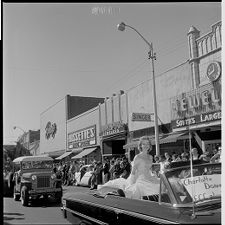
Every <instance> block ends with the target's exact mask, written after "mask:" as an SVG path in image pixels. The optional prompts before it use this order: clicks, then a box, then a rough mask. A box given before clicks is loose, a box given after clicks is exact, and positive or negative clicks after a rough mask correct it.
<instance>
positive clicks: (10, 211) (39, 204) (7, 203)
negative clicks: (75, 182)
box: [3, 186, 90, 225]
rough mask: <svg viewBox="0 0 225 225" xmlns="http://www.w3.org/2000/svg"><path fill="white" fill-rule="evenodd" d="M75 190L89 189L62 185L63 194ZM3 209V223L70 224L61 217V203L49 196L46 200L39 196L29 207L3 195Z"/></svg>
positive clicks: (87, 189) (87, 190) (6, 224)
mask: <svg viewBox="0 0 225 225" xmlns="http://www.w3.org/2000/svg"><path fill="white" fill-rule="evenodd" d="M77 191H82V192H89V191H90V189H89V188H88V187H76V186H63V194H65V193H67V192H77ZM3 209H4V211H3V212H4V213H3V220H4V225H14V224H15V225H16V224H36V225H39V224H42V225H45V224H46V225H47V224H57V225H59V224H61V225H71V223H70V222H68V221H67V220H66V219H64V218H63V214H62V211H61V204H57V203H55V202H54V199H53V198H49V199H48V201H46V200H44V199H42V198H41V199H39V200H36V201H34V202H32V205H29V207H24V206H22V204H21V201H14V199H13V198H12V197H4V200H3ZM79 222H80V220H79V219H78V218H77V223H75V224H79Z"/></svg>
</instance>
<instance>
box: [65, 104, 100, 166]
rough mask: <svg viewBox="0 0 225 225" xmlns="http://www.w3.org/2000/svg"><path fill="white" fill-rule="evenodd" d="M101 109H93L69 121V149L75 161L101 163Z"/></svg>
mask: <svg viewBox="0 0 225 225" xmlns="http://www.w3.org/2000/svg"><path fill="white" fill-rule="evenodd" d="M98 134H99V108H98V106H97V107H95V108H92V109H90V110H88V111H86V112H84V113H82V114H80V115H78V116H76V117H74V118H72V119H70V120H68V121H67V149H68V151H69V152H71V153H74V154H76V155H75V156H73V157H72V159H73V160H77V161H79V162H81V161H82V162H83V163H84V164H90V163H92V162H93V161H101V160H102V158H101V149H100V138H99V135H98Z"/></svg>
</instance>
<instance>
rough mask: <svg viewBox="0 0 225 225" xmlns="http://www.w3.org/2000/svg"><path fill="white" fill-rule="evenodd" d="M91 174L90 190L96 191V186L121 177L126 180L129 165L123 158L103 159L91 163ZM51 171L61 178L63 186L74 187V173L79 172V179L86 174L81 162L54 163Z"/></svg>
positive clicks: (129, 169) (128, 173)
mask: <svg viewBox="0 0 225 225" xmlns="http://www.w3.org/2000/svg"><path fill="white" fill-rule="evenodd" d="M91 165H92V166H93V172H92V176H91V187H90V189H96V188H97V185H98V184H104V183H106V182H108V181H109V180H112V179H115V178H118V177H123V178H127V177H128V176H129V175H130V171H131V164H130V163H129V161H128V159H127V158H126V157H125V156H124V157H118V158H112V159H111V160H110V159H109V158H105V159H103V162H100V161H93V162H92V163H91ZM53 171H54V172H55V173H56V174H57V175H58V176H60V177H61V179H62V184H63V185H67V186H68V185H74V184H75V182H76V180H75V173H76V172H80V179H81V178H82V177H83V176H84V174H85V173H86V170H85V167H84V163H83V162H82V161H72V160H71V161H66V162H59V163H54V166H53Z"/></svg>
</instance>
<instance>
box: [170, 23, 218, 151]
mask: <svg viewBox="0 0 225 225" xmlns="http://www.w3.org/2000/svg"><path fill="white" fill-rule="evenodd" d="M188 40H189V50H190V52H189V53H190V60H189V63H190V66H191V72H192V73H191V75H192V77H193V86H194V87H193V90H191V91H190V92H183V93H182V94H180V95H178V96H175V97H173V98H172V99H171V117H172V118H171V125H172V129H173V131H174V132H176V131H184V130H189V129H190V130H191V132H192V133H193V136H194V138H195V141H196V142H197V144H198V146H199V148H200V149H202V151H203V152H204V151H206V150H208V151H212V150H213V149H214V148H215V147H216V145H218V144H221V76H222V70H221V44H222V41H221V22H218V23H215V24H214V25H212V29H211V32H209V33H207V34H205V35H202V36H200V32H199V31H198V30H197V29H196V28H195V27H191V29H190V31H189V33H188Z"/></svg>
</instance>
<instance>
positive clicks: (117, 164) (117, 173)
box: [113, 158, 121, 179]
mask: <svg viewBox="0 0 225 225" xmlns="http://www.w3.org/2000/svg"><path fill="white" fill-rule="evenodd" d="M120 174H121V168H120V158H117V159H116V161H115V165H114V170H113V179H116V178H119V177H120Z"/></svg>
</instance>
